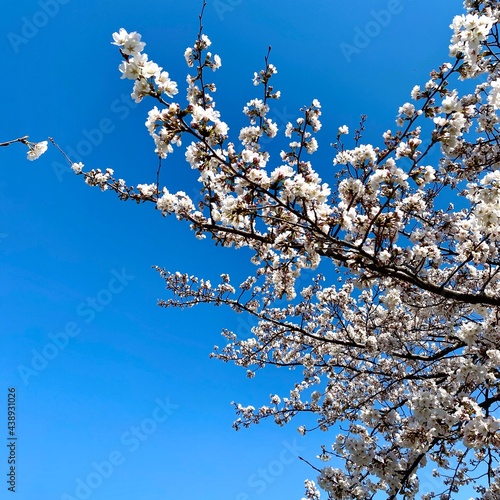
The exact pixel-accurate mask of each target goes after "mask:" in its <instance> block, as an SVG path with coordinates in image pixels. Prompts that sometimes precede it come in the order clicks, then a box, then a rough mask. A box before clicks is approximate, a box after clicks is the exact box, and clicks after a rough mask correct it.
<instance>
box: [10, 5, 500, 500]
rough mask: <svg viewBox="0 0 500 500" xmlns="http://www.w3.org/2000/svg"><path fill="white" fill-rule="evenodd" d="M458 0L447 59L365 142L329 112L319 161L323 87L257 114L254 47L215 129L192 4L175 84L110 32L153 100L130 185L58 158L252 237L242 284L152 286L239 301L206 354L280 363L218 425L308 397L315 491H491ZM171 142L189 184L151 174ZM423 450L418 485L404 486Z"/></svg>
mask: <svg viewBox="0 0 500 500" xmlns="http://www.w3.org/2000/svg"><path fill="white" fill-rule="evenodd" d="M464 6H465V9H466V12H465V13H464V14H462V15H457V16H456V17H455V18H454V19H453V23H452V25H451V28H452V38H451V44H450V61H449V62H445V63H443V64H442V65H441V66H440V67H439V68H437V69H435V70H433V71H432V72H431V76H430V79H429V80H428V82H427V83H426V84H425V85H424V86H422V87H420V86H418V85H416V86H415V87H414V88H413V89H412V90H411V96H410V97H411V99H410V100H409V102H406V103H402V105H401V107H400V108H399V114H398V116H397V117H395V118H396V127H395V128H393V129H389V130H387V131H386V132H385V133H384V134H383V137H382V138H381V140H380V143H379V144H367V143H365V142H364V141H363V130H364V127H365V117H362V118H361V120H360V125H359V128H358V129H357V130H355V131H350V130H349V128H348V127H347V126H345V125H342V124H340V126H339V128H338V134H337V136H336V137H334V138H332V141H333V147H334V152H335V154H334V155H333V157H332V163H333V166H334V172H333V174H332V175H331V176H330V178H328V179H325V180H323V179H321V178H320V176H319V174H318V173H317V171H316V170H315V169H314V167H313V161H314V160H313V158H314V153H315V152H316V150H317V148H318V141H317V139H316V134H317V132H318V131H319V130H320V128H321V110H322V108H321V103H320V102H318V101H317V100H313V101H312V102H311V103H310V104H309V105H306V106H304V107H303V108H302V109H300V113H299V114H298V116H297V119H296V120H295V121H294V122H290V123H288V124H287V125H286V127H285V129H284V130H278V125H277V124H276V123H275V122H274V121H273V120H272V119H271V118H270V117H269V116H270V110H271V109H272V106H273V104H274V102H275V101H276V100H277V99H279V98H280V91H279V90H278V89H276V88H275V85H274V80H273V77H274V75H275V73H276V72H277V69H276V68H275V66H274V65H273V64H272V62H271V57H272V53H271V52H269V53H268V54H267V56H266V58H265V63H264V67H263V69H262V70H260V71H257V72H256V73H255V74H254V85H255V87H256V92H257V96H256V97H255V98H252V99H250V100H248V102H247V104H246V106H245V107H244V110H243V112H244V114H245V115H246V117H247V119H248V124H247V125H246V126H244V127H243V128H241V130H240V131H239V135H238V137H232V136H231V134H230V131H229V126H228V124H227V123H226V122H225V121H224V120H223V116H222V115H221V113H220V112H219V110H218V108H217V106H216V104H215V100H214V95H215V93H216V87H215V84H214V83H212V81H211V78H210V76H211V74H212V72H214V71H217V70H219V68H220V67H221V58H220V57H219V56H218V55H217V54H214V53H212V52H211V50H212V48H211V41H210V39H209V37H208V36H207V35H206V34H205V32H204V29H203V24H202V21H203V11H202V14H201V15H200V29H199V33H198V36H197V39H196V40H195V42H194V44H193V46H192V47H189V48H188V49H186V52H185V54H184V56H185V60H186V64H187V66H188V67H189V74H188V78H187V99H186V101H185V102H182V101H181V100H180V99H178V98H177V96H178V87H179V85H178V84H177V82H175V81H174V80H173V79H172V77H171V75H169V73H168V72H167V71H165V70H163V68H161V67H160V66H159V65H158V64H157V63H155V62H154V61H153V60H151V59H150V58H149V56H148V55H147V54H146V53H145V52H144V48H145V43H144V42H143V41H142V37H141V35H140V34H139V33H137V32H127V31H125V30H124V29H123V28H122V29H120V30H119V32H117V33H114V34H113V43H114V44H115V45H116V46H117V47H118V50H119V52H120V54H121V57H122V62H121V64H120V67H119V69H120V72H121V74H122V78H126V79H130V80H131V81H132V82H133V92H132V97H133V98H134V99H135V101H136V102H141V101H143V100H144V101H148V100H149V101H150V102H151V101H152V102H153V103H154V106H153V107H152V109H151V110H150V111H149V113H148V118H147V121H146V127H147V129H148V132H149V133H150V135H151V137H152V139H153V141H154V147H155V152H156V153H157V155H158V160H159V163H158V173H157V178H156V179H146V180H145V183H143V184H138V185H136V186H131V185H128V184H127V182H126V181H125V180H123V179H121V178H117V177H115V173H114V171H113V170H112V169H107V170H104V171H101V170H98V169H91V170H86V169H85V166H84V165H83V164H82V163H80V162H74V161H72V159H71V158H69V157H67V160H68V161H69V163H70V164H71V166H72V169H73V171H74V172H75V173H76V174H77V175H79V176H81V177H82V178H83V179H84V180H85V182H86V183H87V184H89V185H90V186H97V187H99V188H101V189H102V190H103V191H106V190H109V191H112V192H114V193H116V194H117V195H118V197H119V199H121V200H124V201H135V202H137V203H150V204H153V205H154V206H155V208H156V209H157V210H158V211H159V212H160V213H161V214H162V215H163V216H175V217H177V219H179V220H180V221H183V222H185V223H187V224H189V225H190V227H191V229H192V230H193V232H194V233H195V235H196V237H198V238H206V237H209V238H212V239H213V240H214V243H215V244H216V245H222V246H225V247H234V249H235V250H237V249H239V248H243V247H246V248H249V249H250V250H251V251H252V254H253V257H252V262H253V264H254V265H255V272H254V273H253V274H252V275H251V276H249V277H248V278H247V279H246V280H245V281H244V282H242V283H236V284H235V283H233V282H232V281H231V278H230V276H229V275H228V274H223V275H221V277H220V282H219V283H211V282H210V281H208V280H206V279H204V278H203V277H197V276H190V275H187V274H182V273H181V272H178V271H175V270H167V269H162V268H157V270H158V272H159V274H160V276H161V277H162V278H163V279H164V280H165V284H166V288H167V290H168V291H169V292H170V298H167V299H165V300H161V301H160V302H159V305H160V306H162V307H191V306H195V305H198V304H202V303H208V304H212V305H214V306H227V307H229V308H231V309H232V310H234V311H235V312H236V313H239V314H246V315H249V316H251V317H254V318H255V319H256V326H254V327H253V329H252V335H251V336H250V337H249V338H238V336H237V335H236V334H235V333H234V332H232V331H230V330H224V331H223V332H222V334H223V337H224V339H225V345H223V346H222V347H218V346H215V347H214V351H213V353H212V356H213V357H214V358H217V359H220V360H222V361H225V362H233V363H235V364H236V365H239V366H242V367H244V368H246V370H247V373H248V376H249V377H253V376H254V375H255V373H256V371H258V370H260V369H262V368H264V367H266V366H268V365H276V366H281V367H288V368H294V369H295V370H296V373H297V378H298V380H297V382H296V383H295V385H294V386H293V387H291V388H290V391H289V393H287V394H281V395H278V394H273V395H271V398H270V402H269V404H268V405H266V406H261V407H259V408H255V407H253V406H244V405H242V404H240V403H235V410H236V413H237V420H236V421H235V423H234V427H235V428H236V429H239V428H241V427H247V426H250V425H252V424H255V423H258V422H259V421H260V420H263V419H273V420H274V421H275V422H276V423H277V424H278V425H284V424H287V423H289V422H291V421H292V420H294V422H295V421H298V420H300V418H301V416H307V424H306V425H300V426H299V427H298V431H299V432H300V433H301V434H302V435H307V434H308V433H310V432H312V431H313V430H316V429H319V430H321V431H329V430H331V431H332V432H335V433H336V436H335V437H333V438H332V437H331V435H330V434H325V439H329V442H328V443H327V444H325V446H324V447H323V448H322V450H319V458H320V460H321V461H324V462H325V463H324V464H323V465H321V466H320V465H317V466H315V465H313V467H314V469H316V470H317V474H315V475H316V476H317V478H315V480H314V481H313V480H307V481H306V482H305V484H306V494H305V496H306V498H309V499H317V498H320V493H319V490H318V488H317V486H316V485H318V486H319V487H320V488H321V489H322V490H324V491H325V492H327V495H328V498H331V499H346V498H352V499H369V498H375V497H376V495H379V494H385V495H386V497H387V498H390V499H396V498H405V499H411V498H417V497H419V498H424V499H425V500H430V499H432V498H440V499H448V498H460V492H461V488H463V487H464V486H466V485H469V484H473V485H474V488H475V489H476V491H477V495H478V497H477V498H481V499H497V498H499V497H500V469H499V464H498V459H499V448H500V419H499V400H500V395H499V392H498V388H499V380H500V326H499V314H500V274H499V273H500V267H499V264H500V253H499V251H500V170H499V166H500V141H499V128H498V122H499V117H498V109H499V108H500V77H499V74H498V73H499V68H500V65H499V61H500V46H499V33H498V22H499V20H500V8H499V7H498V5H497V2H495V1H492V0H488V1H484V2H480V1H473V0H466V1H465V2H464ZM222 98H223V96H222ZM51 141H52V142H53V143H54V144H55V142H54V140H52V139H51ZM280 141H281V142H280ZM13 142H21V143H24V144H25V145H27V146H28V158H29V159H36V158H38V157H39V156H40V155H41V154H43V152H44V151H45V150H46V149H47V146H48V143H47V142H45V141H44V142H40V143H32V142H30V141H28V138H27V137H23V138H19V139H16V140H15V141H8V142H5V143H2V144H0V146H2V145H9V144H12V143H13ZM278 143H279V144H280V148H282V150H281V153H280V155H279V156H277V155H274V156H273V155H272V154H271V153H270V152H269V150H270V149H271V145H272V146H273V147H275V144H278ZM56 147H57V146H56ZM174 148H184V151H185V158H186V164H188V165H189V167H190V168H191V169H193V170H196V171H197V172H198V175H199V177H198V181H199V184H200V191H201V201H199V202H198V203H195V202H194V201H193V200H192V198H191V197H190V196H189V195H188V194H187V191H188V189H187V188H186V190H185V191H178V192H171V191H170V190H169V186H168V185H167V186H164V185H163V184H162V183H161V177H160V173H161V168H162V165H163V164H164V163H165V162H167V161H169V159H170V158H169V156H170V155H171V153H173V151H174ZM62 153H63V154H65V153H64V151H62ZM435 158H438V160H437V161H436V160H435ZM305 280H309V282H308V283H306V284H305V283H304V281H305ZM312 419H314V420H312ZM330 464H332V465H330ZM340 464H342V465H340ZM427 467H431V468H433V469H434V475H435V476H436V478H438V479H439V481H440V485H441V486H440V489H436V491H421V488H420V487H419V475H420V474H421V472H422V470H424V469H426V468H427ZM419 495H421V496H419Z"/></svg>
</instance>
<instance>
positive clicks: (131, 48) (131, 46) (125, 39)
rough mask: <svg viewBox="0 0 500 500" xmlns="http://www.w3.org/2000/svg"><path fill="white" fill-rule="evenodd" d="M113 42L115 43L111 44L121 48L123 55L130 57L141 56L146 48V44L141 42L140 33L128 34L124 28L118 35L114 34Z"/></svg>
mask: <svg viewBox="0 0 500 500" xmlns="http://www.w3.org/2000/svg"><path fill="white" fill-rule="evenodd" d="M113 40H114V42H111V43H112V44H113V45H118V46H119V47H121V50H122V51H123V53H124V54H127V55H129V56H131V55H137V54H139V53H140V52H141V51H142V49H144V47H145V46H146V44H145V43H144V42H141V35H140V34H139V33H137V32H136V31H132V33H127V31H126V30H125V29H123V28H120V31H119V32H118V33H113Z"/></svg>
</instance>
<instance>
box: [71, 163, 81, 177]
mask: <svg viewBox="0 0 500 500" xmlns="http://www.w3.org/2000/svg"><path fill="white" fill-rule="evenodd" d="M71 170H73V172H75V174H80V173H81V172H82V170H83V163H82V162H81V161H80V162H78V163H73V165H71Z"/></svg>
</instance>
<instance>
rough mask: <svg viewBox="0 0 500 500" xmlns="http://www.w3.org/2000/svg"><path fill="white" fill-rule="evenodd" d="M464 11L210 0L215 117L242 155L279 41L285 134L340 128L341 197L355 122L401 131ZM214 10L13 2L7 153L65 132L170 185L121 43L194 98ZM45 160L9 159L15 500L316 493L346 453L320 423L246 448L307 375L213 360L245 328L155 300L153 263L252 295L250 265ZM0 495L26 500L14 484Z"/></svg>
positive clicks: (184, 178)
mask: <svg viewBox="0 0 500 500" xmlns="http://www.w3.org/2000/svg"><path fill="white" fill-rule="evenodd" d="M461 4H462V2H460V1H458V0H455V1H451V2H435V1H433V0H419V1H418V2H417V1H416V0H413V1H412V0H369V1H368V0H365V1H362V0H351V1H350V2H333V1H326V0H324V1H319V0H312V1H309V2H304V1H297V0H286V1H285V0H277V1H275V2H269V1H264V0H218V1H213V0H208V6H207V9H206V16H205V22H204V24H205V31H206V33H207V34H208V35H209V36H210V37H211V39H212V41H213V47H212V49H213V52H215V53H218V54H219V55H220V56H221V57H222V64H223V65H222V68H221V70H220V71H218V72H217V73H216V74H215V75H214V78H215V81H216V83H217V85H218V88H219V92H218V94H217V95H216V101H217V103H218V106H219V109H220V110H221V111H222V113H223V119H224V120H225V121H226V122H227V123H228V124H229V125H230V127H231V133H233V134H234V135H233V137H234V140H236V138H237V133H238V127H239V126H241V125H243V124H245V120H244V117H243V115H242V113H241V110H242V108H243V106H244V105H245V104H246V102H247V101H248V100H250V99H251V98H253V97H260V95H259V94H257V91H256V89H255V87H253V85H252V82H251V78H252V76H253V72H254V71H257V70H259V69H261V68H262V64H263V58H264V56H265V54H266V51H267V47H268V45H272V47H273V49H272V56H271V61H272V62H273V63H274V64H275V65H276V66H277V68H278V75H277V77H276V81H275V84H276V88H277V89H280V90H281V91H282V99H281V100H280V101H278V102H277V105H276V107H275V111H274V117H275V119H276V121H277V122H278V125H279V126H280V127H281V128H282V129H283V128H284V125H285V124H286V121H287V120H289V119H293V118H294V117H295V116H297V115H296V113H297V111H298V108H299V107H301V106H303V105H306V104H309V103H310V102H311V100H312V99H313V98H318V99H319V100H320V102H321V103H322V105H323V112H324V115H323V125H324V126H323V130H322V133H321V134H320V136H319V143H320V150H319V152H318V154H317V155H316V156H315V157H314V158H315V159H314V158H313V159H314V165H315V166H316V167H317V168H318V170H319V171H320V172H321V174H322V176H323V178H324V180H325V181H326V182H332V181H331V180H330V179H329V176H330V175H331V174H332V171H333V170H332V167H331V158H332V153H333V151H332V149H331V148H330V147H329V143H330V142H333V140H334V136H335V133H336V130H337V127H338V126H339V125H342V124H347V125H349V127H350V128H351V130H353V129H354V128H355V127H356V124H357V123H358V120H359V116H360V114H362V113H366V114H367V115H368V123H367V133H366V138H367V140H369V141H378V140H379V138H380V134H381V132H383V131H385V130H386V129H388V128H394V118H395V115H396V114H397V109H398V106H399V105H401V104H403V103H404V102H405V101H407V100H409V92H410V90H411V88H412V87H413V85H415V84H423V83H425V81H426V80H427V79H428V73H429V71H430V70H431V69H433V68H435V67H437V66H438V65H439V64H440V63H442V62H443V61H444V60H445V59H446V56H447V47H448V42H449V38H450V30H449V28H448V25H449V24H450V22H451V20H452V17H453V15H454V14H455V13H461ZM200 6H201V0H196V1H195V0H189V1H184V2H179V1H177V2H174V1H170V0H160V1H154V2H153V1H150V0H144V1H142V2H141V3H138V2H131V1H129V0H122V1H120V2H118V1H116V0H106V1H96V0H87V1H85V2H84V1H78V0H47V1H46V2H45V3H44V2H43V1H42V0H40V1H35V0H24V1H22V2H9V3H8V4H5V5H4V6H3V7H2V15H1V16H0V51H1V54H2V59H3V60H2V73H3V78H2V81H1V84H0V85H1V86H2V99H1V101H0V116H1V119H0V142H1V141H3V140H10V139H14V138H16V137H19V136H23V135H26V134H29V136H30V138H31V139H33V140H44V139H46V138H47V137H48V136H52V137H54V138H55V140H56V141H57V142H58V143H59V144H60V145H61V146H62V147H63V148H65V149H66V150H67V151H68V152H71V151H75V152H77V154H79V155H80V156H81V160H82V161H83V162H84V163H85V164H86V166H87V167H88V168H107V167H111V168H114V169H115V173H116V174H117V176H119V177H123V178H125V179H126V180H127V181H128V182H129V183H131V184H137V183H138V182H153V181H154V179H155V177H154V176H155V172H156V166H157V161H156V158H155V155H154V153H153V149H154V147H153V144H152V140H151V138H150V137H149V135H148V133H147V130H146V128H145V127H144V121H145V119H146V117H147V112H148V110H149V109H150V108H149V102H148V101H145V102H143V103H141V104H140V105H135V104H134V103H133V101H132V100H131V99H130V98H129V94H130V92H131V82H130V81H126V80H120V74H119V72H118V69H117V67H118V64H119V63H120V55H119V52H118V50H117V48H116V47H115V46H113V45H111V44H110V42H111V34H112V33H113V32H114V31H117V30H118V29H119V28H120V27H124V28H125V29H127V30H129V31H139V32H140V33H141V34H142V35H143V39H144V41H145V42H146V43H147V47H146V49H145V51H146V52H147V53H148V55H149V56H150V58H151V59H154V60H155V61H156V62H157V63H159V64H160V65H161V66H163V67H164V69H166V70H167V71H169V72H170V74H171V77H172V78H174V79H176V80H177V81H178V82H179V87H180V89H181V93H180V95H181V96H183V95H184V82H185V77H186V73H187V68H186V67H185V65H184V59H183V53H184V50H185V48H186V47H187V46H189V45H190V44H192V42H193V41H194V39H195V37H196V33H197V29H198V26H197V23H198V20H197V16H198V13H199V10H200ZM381 11H384V12H381ZM387 12H389V14H387ZM391 12H392V13H391ZM151 105H153V103H151ZM99 129H100V131H99V132H97V130H99ZM280 140H281V139H280ZM25 156H26V151H25V148H24V147H23V146H21V145H14V146H11V147H8V148H1V150H0V166H1V174H0V200H1V214H2V216H1V219H0V255H1V262H0V272H1V275H0V276H1V281H0V283H1V287H0V293H1V301H0V308H1V309H0V315H1V316H0V317H1V320H0V321H1V323H0V324H1V336H0V352H1V353H2V362H1V363H0V380H1V382H2V383H1V386H0V387H1V391H2V393H3V394H4V395H3V396H2V402H1V403H0V422H1V425H2V430H3V433H4V434H5V432H6V405H7V389H8V388H9V387H15V388H16V393H17V415H18V416H17V428H16V432H17V435H18V446H17V456H16V458H17V464H16V465H17V468H16V473H17V491H16V496H15V497H13V498H16V499H17V500H68V499H71V498H78V499H83V498H90V499H91V500H110V499H120V500H173V499H175V500H190V499H206V500H221V499H223V500H260V499H262V500H264V499H273V500H276V499H277V500H280V499H294V498H297V499H298V498H301V496H302V494H303V480H304V479H305V478H308V477H309V478H314V476H315V474H313V472H314V471H312V470H310V469H309V467H308V466H307V465H306V464H304V463H303V462H301V461H300V460H299V459H298V458H297V454H300V455H302V456H304V457H305V458H308V459H310V460H312V461H313V460H314V456H315V455H316V454H317V453H318V452H319V445H320V444H322V443H325V444H329V443H331V442H332V440H333V438H334V436H333V435H324V434H322V435H317V436H310V437H307V438H301V437H300V436H299V434H298V433H297V431H296V428H297V427H298V426H299V425H301V423H302V421H301V420H300V418H299V419H297V420H296V421H295V422H293V423H292V424H290V425H289V426H287V427H285V428H279V427H277V426H275V425H274V424H273V423H272V422H269V423H265V424H261V425H259V426H257V427H255V428H251V429H249V430H243V431H240V432H238V433H236V432H235V431H234V430H233V429H232V428H231V423H232V421H233V420H234V411H233V408H232V407H231V405H230V403H231V401H233V400H234V401H238V402H241V403H243V404H253V405H254V406H256V407H257V406H259V405H261V404H267V403H268V401H269V400H268V395H269V394H270V393H271V392H273V393H278V394H281V395H286V394H287V392H288V390H289V388H290V387H291V385H292V383H293V381H294V380H295V379H296V378H299V377H300V374H299V373H297V374H294V373H291V374H290V373H287V372H284V371H282V370H281V371H279V370H275V369H272V368H269V369H267V370H264V371H261V372H260V373H258V375H257V377H256V378H255V379H253V380H249V379H247V378H246V376H245V370H244V369H238V368H236V367H233V366H231V365H226V364H223V363H221V362H219V361H215V360H210V359H209V358H208V355H209V353H210V351H211V349H212V347H213V345H214V344H219V345H222V344H223V340H222V338H221V337H220V334H219V332H220V330H221V329H222V328H223V327H226V328H229V329H232V330H234V331H235V332H236V333H238V334H239V335H248V333H249V330H250V328H251V326H252V325H251V324H250V323H249V322H248V321H247V320H246V318H244V317H241V316H234V315H233V314H231V313H230V312H228V311H224V310H221V309H209V308H199V309H190V310H187V311H178V310H164V309H160V308H159V307H157V305H156V301H157V299H158V298H165V297H166V293H165V292H164V287H163V282H162V280H161V279H160V278H159V276H158V275H157V274H156V273H155V272H154V271H153V270H152V269H151V266H152V265H160V266H164V267H167V268H168V269H170V270H173V271H175V270H179V271H182V272H188V273H190V274H197V275H199V276H202V277H207V278H211V279H214V280H215V279H216V277H217V276H218V275H219V274H220V273H222V272H228V273H229V274H231V275H234V279H235V281H237V279H238V278H241V277H244V276H246V275H247V274H248V273H250V272H252V265H251V264H250V263H249V261H248V258H249V254H248V253H247V252H245V251H240V252H235V251H234V250H224V249H220V248H214V247H213V246H212V245H211V242H210V241H203V242H200V241H198V240H196V239H195V238H194V236H193V235H191V234H190V232H189V230H188V228H187V227H185V226H184V225H183V224H180V223H178V222H177V221H176V220H175V219H163V218H162V217H161V216H160V214H159V213H158V212H155V211H154V210H153V207H152V206H140V207H138V206H136V205H134V204H127V203H121V202H119V201H118V200H117V199H116V198H115V197H114V196H113V194H111V193H105V194H103V193H101V192H100V191H99V190H98V189H96V188H89V187H87V186H86V185H84V183H83V182H82V178H81V177H80V178H77V177H76V176H74V175H73V174H72V173H70V172H68V171H67V167H66V166H65V164H64V160H63V158H62V157H61V156H60V154H58V153H57V151H55V150H54V149H53V148H51V149H50V150H49V151H48V152H47V153H46V154H45V155H44V156H43V157H42V158H41V159H39V160H38V161H36V162H33V163H30V162H28V161H26V160H25ZM77 159H79V158H75V160H77ZM63 167H64V168H63ZM194 181H195V176H194V174H193V172H191V171H190V170H189V167H188V166H187V164H185V162H184V156H183V153H182V152H181V151H178V154H176V155H173V156H172V157H169V159H168V161H167V162H166V163H165V164H164V166H163V182H165V183H166V184H167V185H168V186H169V187H172V189H184V190H185V191H187V192H188V193H194V192H196V189H197V188H196V185H195V182H194ZM62 332H63V333H62ZM49 358H50V359H49ZM3 449H4V451H3V452H2V453H0V472H1V474H2V477H5V475H4V474H6V473H7V472H8V468H7V467H8V466H7V451H8V449H7V448H6V447H4V446H3ZM104 462H107V464H106V463H104ZM109 464H111V465H109ZM83 483H87V486H82V484H83ZM89 485H90V486H89ZM65 495H66V496H65ZM0 498H11V497H10V496H9V492H8V491H7V484H6V483H4V482H3V481H2V484H1V485H0Z"/></svg>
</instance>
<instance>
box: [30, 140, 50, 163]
mask: <svg viewBox="0 0 500 500" xmlns="http://www.w3.org/2000/svg"><path fill="white" fill-rule="evenodd" d="M47 148H48V142H47V141H42V142H37V143H35V144H30V145H29V151H28V160H30V161H33V160H38V158H40V156H42V155H43V153H45V151H47Z"/></svg>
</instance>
